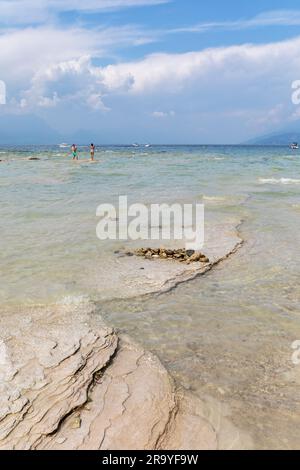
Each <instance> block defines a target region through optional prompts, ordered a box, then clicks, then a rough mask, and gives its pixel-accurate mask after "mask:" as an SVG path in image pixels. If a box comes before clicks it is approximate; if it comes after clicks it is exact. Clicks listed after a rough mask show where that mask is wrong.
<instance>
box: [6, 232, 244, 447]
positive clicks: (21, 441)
mask: <svg viewBox="0 0 300 470" xmlns="http://www.w3.org/2000/svg"><path fill="white" fill-rule="evenodd" d="M218 228H219V227H218ZM222 230H223V232H222V233H223V239H222V243H221V242H220V237H219V235H218V229H216V230H213V231H211V232H210V237H209V243H208V244H206V251H207V252H208V254H209V258H208V257H207V256H205V255H203V254H201V253H198V252H197V253H195V252H192V251H186V250H183V249H175V250H174V249H173V250H172V249H166V248H153V249H143V248H142V249H141V248H140V249H136V250H134V251H132V252H130V255H129V254H128V253H129V252H128V253H125V254H124V255H121V257H120V258H117V259H116V260H115V263H116V266H115V270H117V272H118V274H119V277H118V287H119V291H120V292H122V293H123V292H124V294H126V296H124V298H128V297H130V296H131V297H132V296H134V295H137V294H139V295H141V294H146V293H150V292H152V293H154V292H156V293H157V292H160V293H162V292H166V291H167V290H170V289H172V288H174V287H175V286H176V285H178V284H179V283H180V282H185V281H187V280H189V279H192V278H193V277H195V276H197V275H199V274H203V273H205V272H207V271H208V270H209V269H211V268H212V266H214V265H215V264H217V263H219V262H220V261H222V260H223V259H226V258H227V257H228V256H229V255H230V254H231V253H234V252H235V251H236V250H237V249H238V248H239V247H240V246H241V244H242V240H241V239H240V237H239V236H238V234H237V232H236V231H232V225H231V224H229V225H222ZM126 254H127V256H126ZM155 260H157V263H156V262H154V261H155ZM168 260H169V261H173V262H165V261H168ZM186 264H190V266H188V267H186V266H185V265H186ZM141 270H142V271H141ZM101 272H103V275H104V276H105V278H103V279H100V282H101V286H102V287H103V284H104V283H105V279H107V278H108V276H109V275H110V273H112V266H110V268H109V267H108V269H107V270H105V269H104V268H103V267H102V270H101ZM137 273H138V276H139V277H138V278H137ZM104 285H105V284H104ZM122 289H123V290H122ZM108 292H110V291H108ZM114 292H115V287H114ZM178 341H180V338H178ZM128 430H130V432H128ZM251 446H252V443H251V440H250V439H249V437H248V436H246V435H244V434H243V433H241V432H240V431H239V430H238V429H237V428H235V427H234V426H233V425H232V424H231V422H230V421H229V420H228V418H227V417H226V412H223V410H222V406H221V405H220V403H215V402H213V401H211V400H210V399H208V400H204V399H200V398H199V397H197V396H195V395H193V394H192V393H191V392H189V391H187V390H185V389H183V388H182V387H180V388H178V387H176V385H175V383H174V381H173V379H172V378H171V376H170V375H169V373H168V372H167V370H166V369H165V368H164V367H163V365H162V364H161V363H160V361H159V359H158V358H157V357H155V356H154V355H153V354H151V353H148V352H146V351H145V350H144V349H143V348H142V347H141V346H139V345H138V344H136V343H135V342H133V341H132V340H131V339H130V338H128V337H127V336H126V335H123V334H120V333H118V332H117V331H116V330H114V329H113V328H110V327H108V326H106V325H105V324H104V323H103V321H102V319H101V316H100V314H99V312H98V311H97V308H96V306H95V305H94V304H93V303H92V302H90V301H87V300H84V299H82V298H79V299H77V300H74V298H72V299H69V300H68V299H66V300H65V301H64V302H62V303H60V304H55V305H52V306H36V307H23V306H22V307H19V308H14V309H13V310H12V309H7V310H4V309H2V311H1V314H0V449H2V450H4V449H19V450H23V449H26V450H27V449H32V450H34V449H70V450H75V449H92V450H93V449H95V450H96V449H98V450H114V449H118V450H125V449H129V450H132V449H146V450H150V449H151V450H156V449H157V450H160V449H161V450H164V449H168V450H169V449H170V450H172V449H178V450H189V449H191V450H195V449H197V450H201V449H207V450H211V449H243V448H247V449H249V448H251Z"/></svg>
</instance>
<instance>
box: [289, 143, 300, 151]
mask: <svg viewBox="0 0 300 470" xmlns="http://www.w3.org/2000/svg"><path fill="white" fill-rule="evenodd" d="M298 148H299V145H298V142H293V143H292V144H291V145H290V149H292V150H297V149H298Z"/></svg>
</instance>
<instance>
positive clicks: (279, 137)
mask: <svg viewBox="0 0 300 470" xmlns="http://www.w3.org/2000/svg"><path fill="white" fill-rule="evenodd" d="M292 142H299V143H300V131H290V132H278V133H273V134H268V135H263V136H261V137H257V138H255V139H251V140H249V141H248V142H245V144H247V145H289V144H290V143H292Z"/></svg>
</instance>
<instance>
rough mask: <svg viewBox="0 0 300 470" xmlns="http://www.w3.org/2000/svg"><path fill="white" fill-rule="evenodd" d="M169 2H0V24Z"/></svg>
mask: <svg viewBox="0 0 300 470" xmlns="http://www.w3.org/2000/svg"><path fill="white" fill-rule="evenodd" d="M168 1H170V0H85V1H83V0H0V23H9V24H18V23H19V24H32V23H35V22H45V21H46V20H48V19H49V18H50V17H51V15H56V14H57V13H59V12H64V11H72V10H76V11H79V12H101V11H106V10H117V9H122V8H129V7H142V6H149V5H159V4H162V3H167V2H168Z"/></svg>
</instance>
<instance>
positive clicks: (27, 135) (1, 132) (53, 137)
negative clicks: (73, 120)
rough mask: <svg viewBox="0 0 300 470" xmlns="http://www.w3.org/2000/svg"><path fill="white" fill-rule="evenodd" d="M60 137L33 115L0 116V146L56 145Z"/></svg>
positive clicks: (60, 139)
mask: <svg viewBox="0 0 300 470" xmlns="http://www.w3.org/2000/svg"><path fill="white" fill-rule="evenodd" d="M61 141H62V137H61V135H60V134H59V133H58V132H56V131H55V130H54V129H52V128H51V127H50V126H49V125H48V124H47V123H46V122H45V121H44V120H43V119H41V118H39V117H37V116H33V115H19V116H17V115H12V114H4V115H0V145H1V144H2V145H26V144H57V143H58V142H61Z"/></svg>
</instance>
